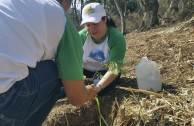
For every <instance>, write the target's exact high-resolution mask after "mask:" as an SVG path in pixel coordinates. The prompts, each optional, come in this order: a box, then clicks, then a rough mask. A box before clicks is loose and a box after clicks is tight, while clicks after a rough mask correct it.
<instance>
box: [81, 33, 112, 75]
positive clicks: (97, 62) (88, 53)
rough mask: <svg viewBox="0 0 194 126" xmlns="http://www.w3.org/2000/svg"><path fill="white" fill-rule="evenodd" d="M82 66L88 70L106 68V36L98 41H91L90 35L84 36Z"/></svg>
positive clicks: (107, 57) (107, 60)
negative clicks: (97, 42) (100, 41)
mask: <svg viewBox="0 0 194 126" xmlns="http://www.w3.org/2000/svg"><path fill="white" fill-rule="evenodd" d="M83 50H84V54H83V62H84V64H83V68H84V69H86V70H89V71H93V72H95V71H98V70H108V68H107V66H106V63H108V62H109V51H110V49H109V47H108V37H106V39H105V40H104V41H103V42H102V43H100V44H96V43H94V42H93V40H92V38H91V36H90V35H88V37H87V38H86V41H85V43H84V46H83Z"/></svg>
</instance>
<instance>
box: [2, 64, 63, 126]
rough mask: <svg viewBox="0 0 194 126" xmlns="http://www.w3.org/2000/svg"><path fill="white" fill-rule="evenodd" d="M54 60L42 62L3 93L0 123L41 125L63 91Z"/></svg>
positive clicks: (24, 125)
mask: <svg viewBox="0 0 194 126" xmlns="http://www.w3.org/2000/svg"><path fill="white" fill-rule="evenodd" d="M61 87H62V84H61V81H60V80H59V78H58V74H57V68H56V64H55V63H54V61H42V62H39V63H38V64H37V66H36V68H29V75H28V77H26V78H25V79H23V80H21V81H18V82H16V83H15V84H14V85H13V86H12V87H11V88H10V89H9V90H8V91H7V92H5V93H2V94H0V126H41V124H42V123H43V121H44V120H45V119H46V117H47V115H48V114H49V112H50V111H51V109H52V107H53V106H54V104H55V102H56V101H57V100H58V98H59V95H60V90H61Z"/></svg>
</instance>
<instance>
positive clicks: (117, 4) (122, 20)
mask: <svg viewBox="0 0 194 126" xmlns="http://www.w3.org/2000/svg"><path fill="white" fill-rule="evenodd" d="M114 2H115V5H116V7H117V10H118V11H119V15H120V19H121V33H122V34H124V32H125V31H124V29H125V28H124V26H125V25H124V24H125V23H124V16H123V12H122V9H121V7H120V5H119V3H118V1H117V0H114Z"/></svg>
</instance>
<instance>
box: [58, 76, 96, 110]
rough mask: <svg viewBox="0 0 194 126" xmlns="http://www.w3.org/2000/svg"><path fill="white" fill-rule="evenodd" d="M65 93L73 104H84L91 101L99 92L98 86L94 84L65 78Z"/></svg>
mask: <svg viewBox="0 0 194 126" xmlns="http://www.w3.org/2000/svg"><path fill="white" fill-rule="evenodd" d="M62 83H63V86H64V90H65V93H66V95H67V98H68V100H69V101H70V103H71V104H72V105H75V106H78V105H82V104H84V103H85V102H87V101H91V100H92V99H94V98H95V96H96V94H97V91H98V90H97V88H96V87H95V86H94V85H88V86H85V85H84V81H83V80H63V81H62Z"/></svg>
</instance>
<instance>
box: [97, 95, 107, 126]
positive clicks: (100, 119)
mask: <svg viewBox="0 0 194 126" xmlns="http://www.w3.org/2000/svg"><path fill="white" fill-rule="evenodd" d="M95 99H96V104H97V106H98V113H99V121H100V126H102V121H103V122H104V124H105V125H106V126H108V123H107V122H106V120H105V119H104V117H103V116H102V113H101V110H100V103H99V100H98V98H97V97H96V98H95Z"/></svg>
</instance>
